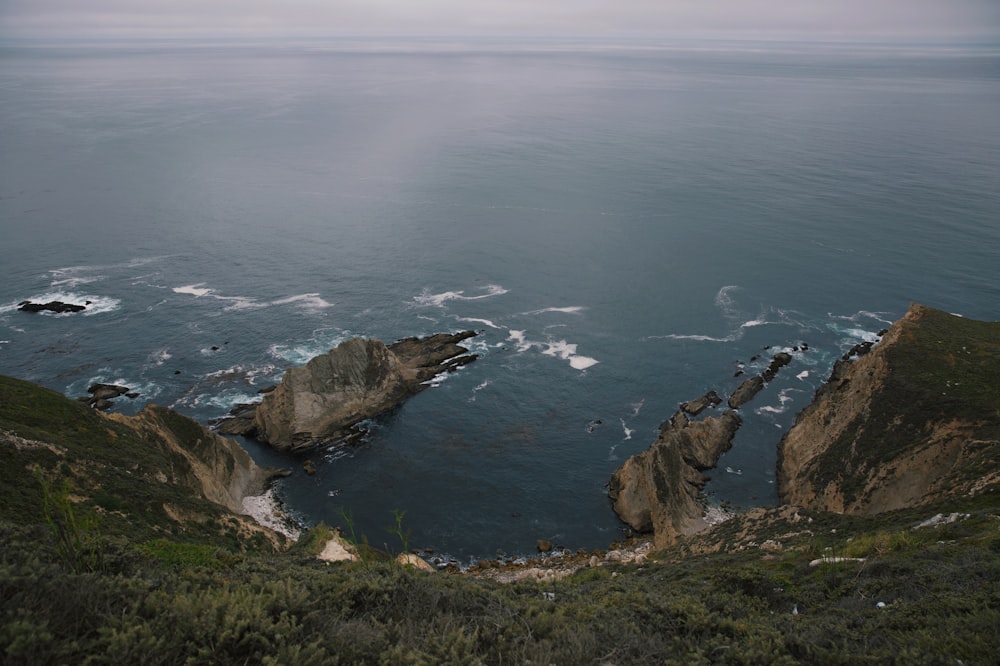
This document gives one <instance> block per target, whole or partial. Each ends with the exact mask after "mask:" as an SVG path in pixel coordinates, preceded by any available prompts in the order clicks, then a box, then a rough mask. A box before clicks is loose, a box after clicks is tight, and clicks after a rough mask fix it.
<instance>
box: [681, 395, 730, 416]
mask: <svg viewBox="0 0 1000 666" xmlns="http://www.w3.org/2000/svg"><path fill="white" fill-rule="evenodd" d="M719 404H722V398H720V397H719V394H718V393H716V392H715V391H709V392H708V393H706V394H705V395H703V396H701V397H700V398H695V399H694V400H688V401H687V402H684V403H681V409H683V410H684V411H685V412H687V413H688V414H690V415H691V416H697V415H698V414H701V413H702V412H703V411H705V410H706V409H708V408H709V407H715V406H716V405H719Z"/></svg>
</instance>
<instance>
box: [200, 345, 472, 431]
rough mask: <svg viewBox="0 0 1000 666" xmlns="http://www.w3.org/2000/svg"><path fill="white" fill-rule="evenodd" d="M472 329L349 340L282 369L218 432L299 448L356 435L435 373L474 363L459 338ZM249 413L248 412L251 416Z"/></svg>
mask: <svg viewBox="0 0 1000 666" xmlns="http://www.w3.org/2000/svg"><path fill="white" fill-rule="evenodd" d="M475 334H476V333H475V332H474V331H463V332H461V333H455V334H447V333H441V334H437V335H432V336H429V337H426V338H406V339H403V340H400V341H398V342H396V343H394V344H392V345H389V346H386V345H385V343H383V342H381V341H379V340H365V339H362V338H352V339H350V340H346V341H345V342H342V343H341V344H340V345H339V346H338V347H337V348H336V349H332V350H330V351H329V352H328V353H326V354H322V355H320V356H317V357H315V358H313V359H312V360H310V361H309V362H308V363H307V364H306V365H304V366H301V367H297V368H291V369H289V370H288V371H287V372H285V374H284V376H283V377H282V379H281V383H280V384H279V385H278V386H277V387H275V389H274V390H273V391H270V392H268V393H267V394H265V395H264V397H263V400H262V401H261V402H260V403H259V404H258V405H256V406H250V405H241V406H240V407H239V410H238V412H237V413H233V414H231V415H230V416H229V417H227V418H224V419H222V420H221V421H220V422H219V424H218V426H217V427H218V430H219V431H221V432H224V433H227V434H236V435H247V436H252V437H255V438H257V439H259V440H260V441H263V442H265V443H267V444H270V445H271V446H272V447H274V448H276V449H279V450H291V451H303V450H307V449H310V448H313V447H315V446H318V445H320V444H325V443H335V442H340V441H346V440H348V439H350V438H352V437H354V436H357V434H358V431H357V429H356V428H355V426H357V424H358V423H360V422H361V421H363V420H365V419H370V418H373V417H375V416H378V415H379V414H382V413H383V412H386V411H388V410H390V409H392V408H393V407H395V406H397V405H399V404H400V403H401V402H403V401H404V400H405V399H406V398H408V397H410V396H412V395H414V394H416V393H418V392H420V391H422V390H423V389H425V388H427V382H428V381H429V380H430V379H432V378H433V377H434V376H435V375H437V374H440V373H442V372H450V371H453V370H455V369H456V368H458V367H461V366H462V365H465V364H466V363H469V362H471V361H473V360H475V358H476V356H475V355H474V354H468V353H467V352H468V349H466V348H465V347H462V346H460V345H459V344H458V343H459V342H461V341H462V340H465V339H466V338H470V337H472V336H474V335H475ZM251 412H252V414H251Z"/></svg>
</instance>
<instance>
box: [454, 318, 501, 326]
mask: <svg viewBox="0 0 1000 666" xmlns="http://www.w3.org/2000/svg"><path fill="white" fill-rule="evenodd" d="M455 319H456V320H457V321H464V322H468V323H470V324H483V325H484V326H489V327H490V328H500V327H499V326H497V325H496V324H494V323H493V322H492V321H490V320H489V319H477V318H475V317H455Z"/></svg>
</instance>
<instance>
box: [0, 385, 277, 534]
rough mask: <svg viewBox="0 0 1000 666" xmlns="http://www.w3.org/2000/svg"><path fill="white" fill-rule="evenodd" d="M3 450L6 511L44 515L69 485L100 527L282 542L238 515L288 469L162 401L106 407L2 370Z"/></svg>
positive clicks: (1, 498) (1, 494)
mask: <svg viewBox="0 0 1000 666" xmlns="http://www.w3.org/2000/svg"><path fill="white" fill-rule="evenodd" d="M0 460H2V461H3V465H0V518H2V519H3V520H10V521H12V522H15V523H37V524H41V523H44V522H45V521H46V516H45V510H46V507H47V506H48V505H49V503H50V500H51V497H49V496H51V495H60V494H65V496H66V497H68V498H70V501H71V502H72V503H73V506H74V507H76V508H75V510H76V511H78V512H79V513H80V515H89V516H92V517H94V516H96V517H98V518H99V520H100V524H101V526H102V527H101V529H102V530H107V531H108V532H109V533H113V532H119V533H121V534H125V535H128V536H129V537H130V538H131V539H133V540H135V541H136V542H137V543H141V542H143V541H146V540H148V539H155V538H158V537H162V536H172V535H176V534H178V533H181V532H183V533H185V534H187V535H188V538H195V537H197V538H204V539H206V541H207V542H212V543H229V544H231V543H232V539H233V538H236V539H238V540H239V541H240V542H241V543H244V544H246V543H250V542H251V541H253V540H254V539H256V540H257V541H260V537H262V538H263V541H261V543H270V544H273V545H274V546H275V547H280V546H281V544H282V543H283V540H282V539H281V538H280V537H279V536H278V535H277V534H275V533H273V532H271V531H270V530H267V529H264V528H262V527H260V526H258V525H257V524H256V523H255V522H254V521H253V520H252V519H251V518H250V517H249V516H246V515H240V514H244V509H243V499H244V497H247V496H249V495H258V494H261V493H262V492H263V490H264V489H265V486H266V484H267V482H268V481H269V480H270V479H272V478H273V477H275V476H280V475H282V474H283V472H282V471H281V470H276V469H270V468H262V467H260V466H259V465H257V464H256V463H254V461H253V460H252V459H251V458H250V456H249V455H248V454H247V453H246V451H244V450H243V449H242V448H241V447H240V446H239V445H238V444H237V443H236V442H234V441H232V440H229V439H226V438H223V437H221V436H219V435H217V434H215V433H213V432H211V431H209V430H208V429H206V428H205V427H204V426H202V425H201V424H199V423H198V422H196V421H194V420H192V419H189V418H187V417H186V416H183V415H181V414H178V413H176V412H174V411H172V410H170V409H166V408H164V407H158V406H155V405H149V406H147V407H146V408H145V409H143V410H142V411H141V412H140V413H139V414H137V415H135V416H123V415H121V414H111V415H105V414H103V413H101V412H99V411H98V410H96V409H93V408H91V407H88V406H86V405H84V404H83V403H81V402H79V401H76V400H70V399H68V398H66V397H65V396H63V395H60V394H58V393H56V392H55V391H50V390H48V389H45V388H42V387H40V386H35V385H33V384H30V383H29V382H24V381H20V380H16V379H12V378H9V377H3V376H0ZM46 488H47V490H46Z"/></svg>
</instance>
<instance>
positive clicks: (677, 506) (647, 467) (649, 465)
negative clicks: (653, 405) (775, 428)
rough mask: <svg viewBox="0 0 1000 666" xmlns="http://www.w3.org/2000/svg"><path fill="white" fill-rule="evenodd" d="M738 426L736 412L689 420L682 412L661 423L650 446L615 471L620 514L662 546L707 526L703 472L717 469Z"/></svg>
mask: <svg viewBox="0 0 1000 666" xmlns="http://www.w3.org/2000/svg"><path fill="white" fill-rule="evenodd" d="M739 426H740V417H739V416H738V415H737V414H736V412H734V411H732V410H727V411H726V412H724V413H723V414H722V415H720V416H717V417H709V418H707V419H705V420H703V421H689V420H688V419H687V417H686V416H684V414H683V412H678V413H677V414H676V415H675V416H674V418H671V419H670V420H669V421H666V422H664V423H663V424H662V425H661V426H660V434H659V437H657V439H656V441H655V442H653V444H652V445H651V446H650V447H649V448H648V449H647V450H645V451H643V452H642V453H638V454H636V455H634V456H632V457H631V458H629V459H628V460H626V461H625V464H624V465H622V466H621V467H620V468H618V469H617V470H616V471H615V472H614V474H612V476H611V480H610V482H609V490H608V496H609V497H610V498H611V501H612V503H613V508H614V510H615V513H617V514H618V516H619V517H620V518H621V519H622V520H623V521H624V522H626V523H627V524H628V525H629V526H630V527H632V529H634V530H636V531H639V532H653V539H654V542H655V545H656V547H658V548H664V547H666V546H669V545H671V544H672V543H674V542H675V541H676V540H677V538H678V537H679V536H681V535H686V534H692V533H694V532H697V531H699V530H701V529H703V528H704V527H706V526H707V524H706V523H705V521H704V519H703V514H704V511H705V506H704V502H703V500H702V496H701V489H702V487H703V486H704V484H705V481H706V478H705V477H704V476H703V475H702V474H701V470H705V469H710V468H712V467H714V466H715V464H716V462H718V459H719V457H720V456H721V455H722V454H723V453H724V452H726V451H727V450H729V448H730V447H731V446H732V441H733V436H734V435H735V434H736V430H737V429H738V428H739Z"/></svg>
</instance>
